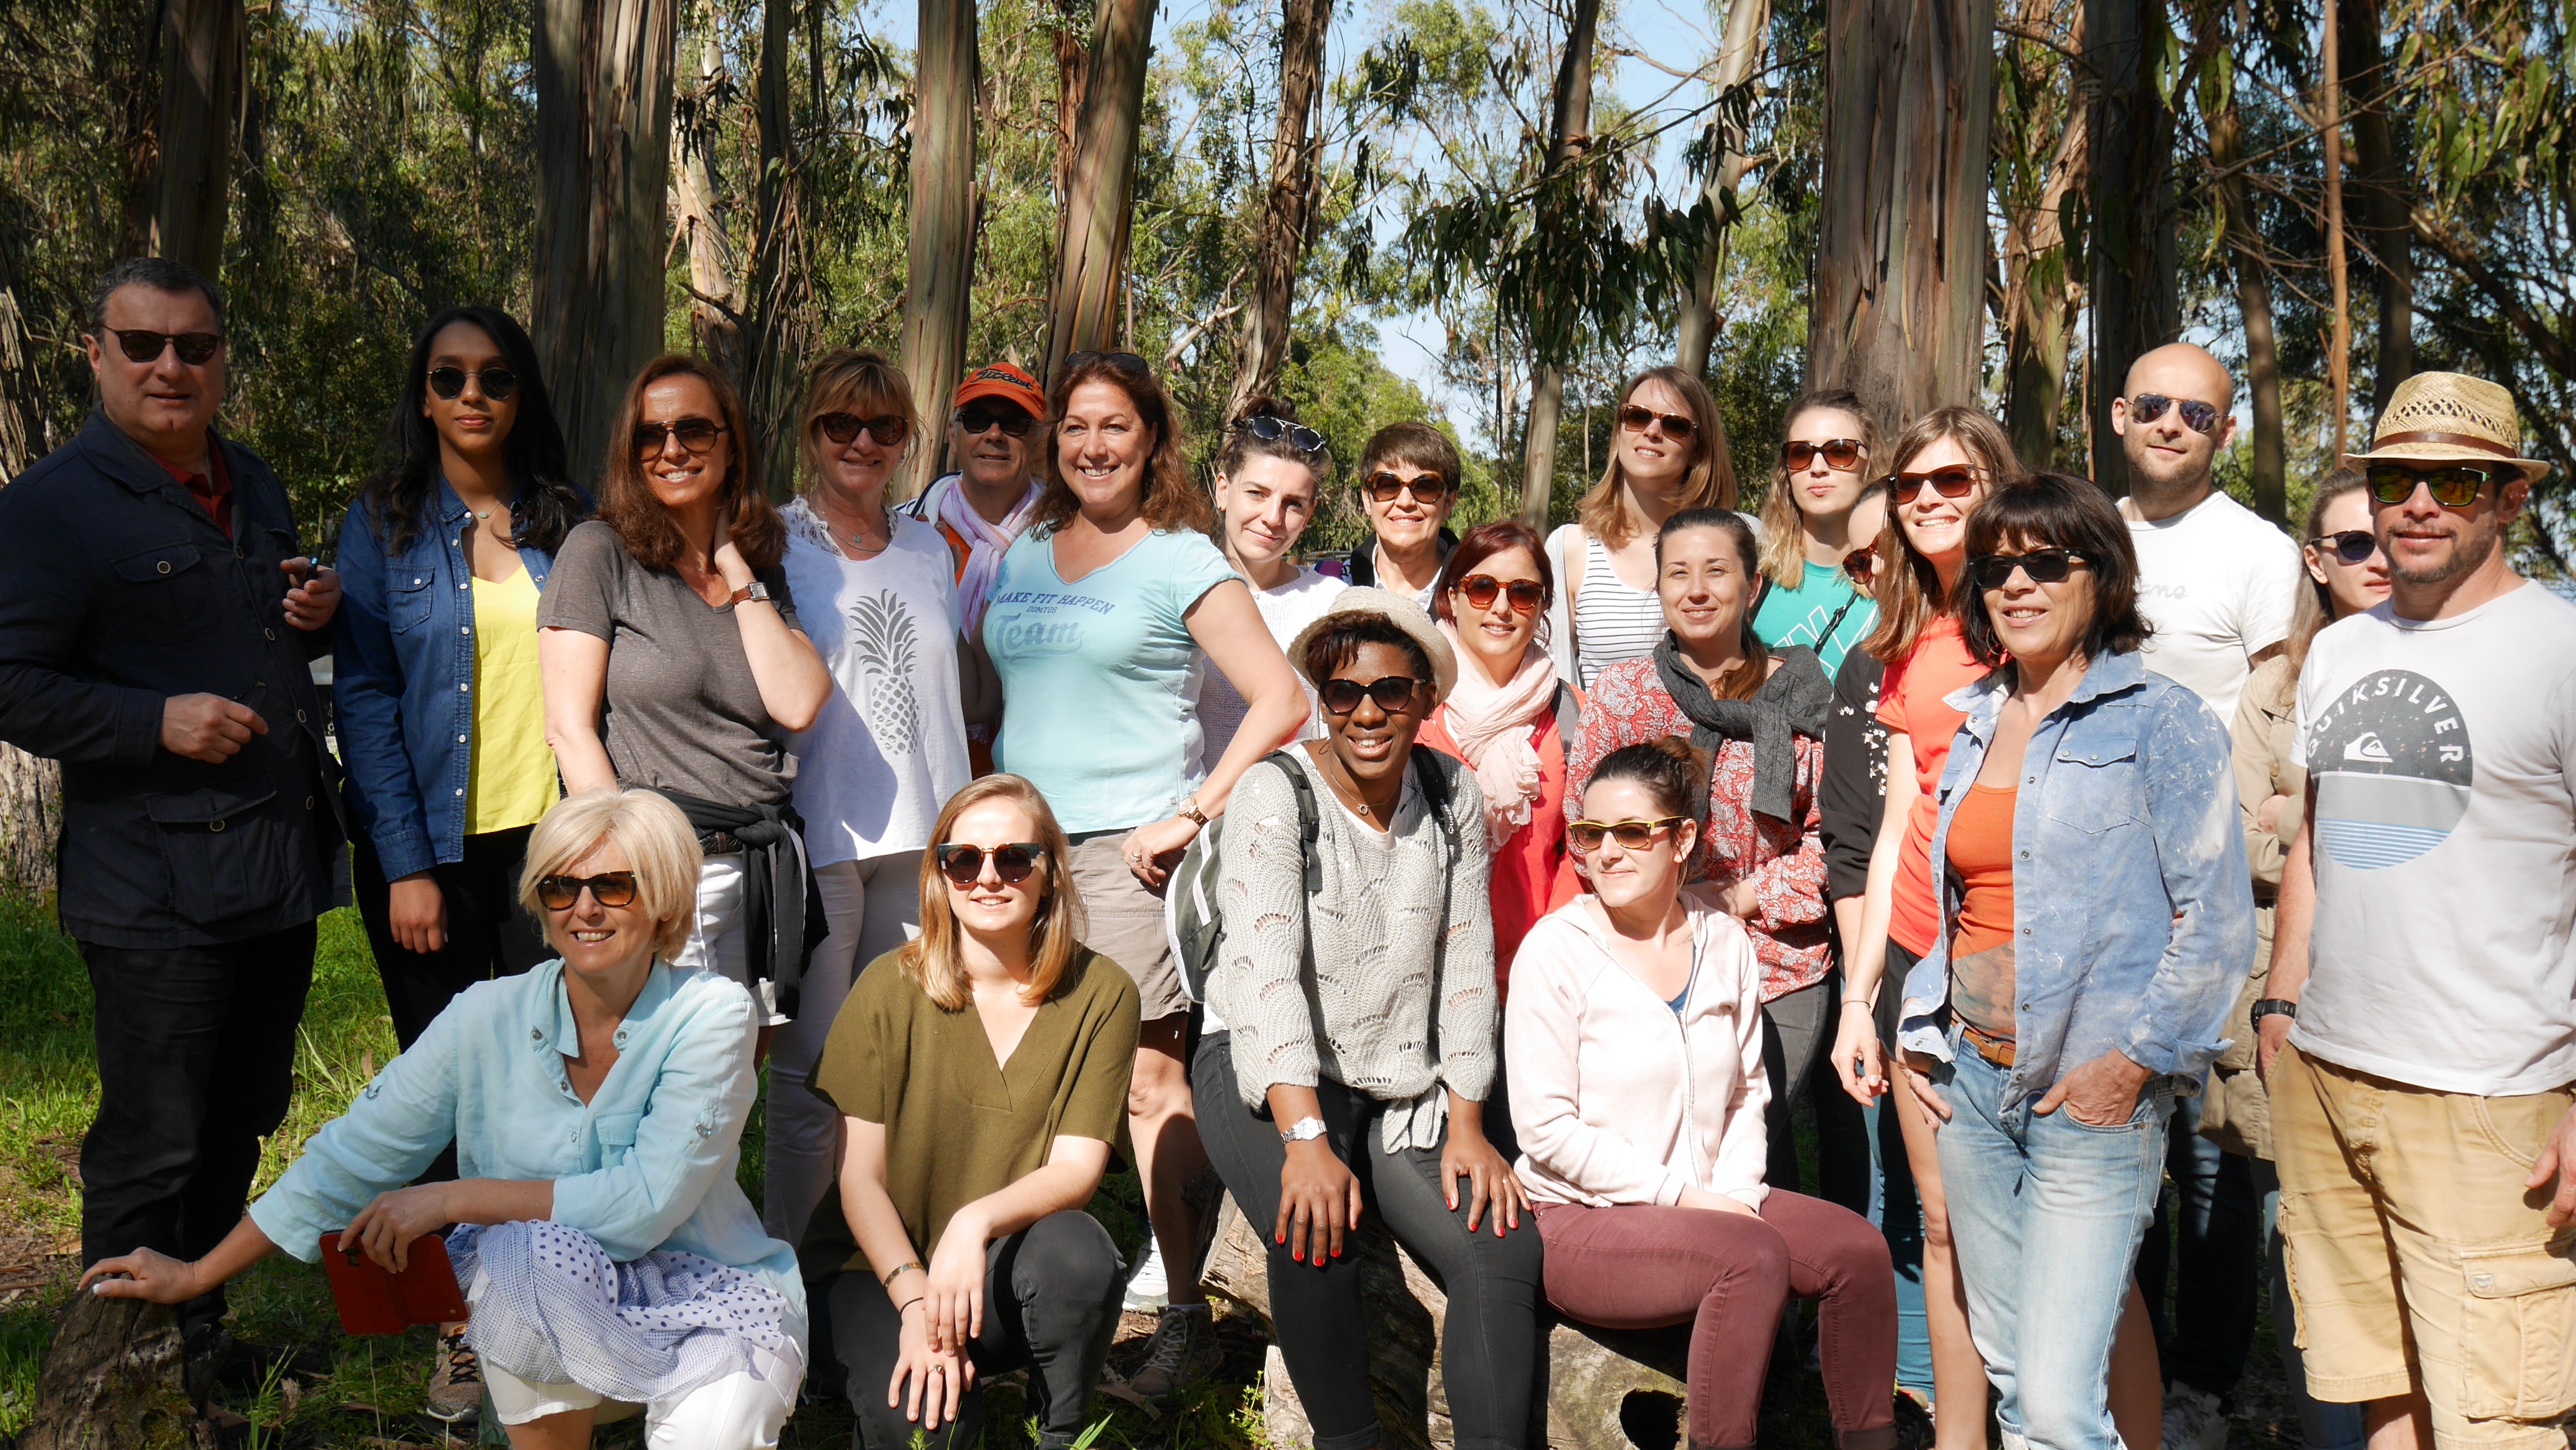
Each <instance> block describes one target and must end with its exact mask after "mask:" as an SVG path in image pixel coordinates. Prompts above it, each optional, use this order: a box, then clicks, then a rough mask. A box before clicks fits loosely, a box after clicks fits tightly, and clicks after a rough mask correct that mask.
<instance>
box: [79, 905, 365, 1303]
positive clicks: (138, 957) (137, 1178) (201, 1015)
mask: <svg viewBox="0 0 2576 1450" xmlns="http://www.w3.org/2000/svg"><path fill="white" fill-rule="evenodd" d="M313 941H314V930H313V923H311V922H309V921H308V922H306V923H304V924H303V925H302V926H296V927H289V928H287V929H286V930H284V931H276V932H270V933H269V934H267V935H266V936H257V937H252V938H250V939H249V940H247V941H238V942H227V943H224V944H223V945H221V946H197V947H163V948H136V947H103V946H98V945H95V944H93V943H90V942H82V943H81V944H80V951H81V959H82V960H83V961H84V962H86V963H88V964H89V983H90V993H91V996H92V997H93V999H94V1000H95V1002H96V1014H97V1024H96V1035H97V1043H98V1116H97V1117H96V1118H94V1119H92V1120H91V1122H90V1126H89V1134H88V1136H86V1137H85V1138H83V1139H82V1140H81V1264H82V1267H84V1268H86V1267H87V1266H89V1265H91V1264H94V1263H97V1262H98V1261H99V1260H101V1259H106V1258H114V1257H115V1256H117V1255H119V1254H126V1253H132V1252H133V1251H134V1250H136V1249H138V1248H150V1249H157V1250H159V1251H160V1252H162V1253H165V1254H169V1255H171V1256H173V1257H175V1258H181V1259H195V1258H200V1257H203V1256H204V1255H205V1254H206V1253H207V1252H208V1251H209V1250H211V1249H213V1248H214V1247H215V1245H217V1244H219V1243H221V1242H223V1239H224V1236H225V1235H226V1234H229V1233H231V1232H232V1231H233V1226H234V1225H235V1224H238V1223H240V1222H241V1216H242V1209H243V1207H244V1205H245V1203H246V1201H247V1199H248V1197H249V1194H250V1183H251V1177H252V1175H253V1174H254V1173H255V1172H257V1170H258V1168H259V1140H260V1139H262V1138H264V1137H267V1136H268V1135H269V1134H270V1133H272V1132H275V1131H276V1130H277V1125H278V1124H279V1123H282V1122H284V1121H285V1120H286V1108H287V1103H288V1102H289V1100H290V1099H291V1097H292V1096H293V1092H294V1068H295V1027H296V1023H297V1022H298V1021H300V1020H301V1019H302V1018H303V1016H304V994H305V992H306V991H307V990H308V989H310V988H311V987H312V985H313ZM223 1313H224V1291H223V1290H222V1289H221V1288H217V1289H215V1290H214V1291H212V1292H211V1293H208V1294H204V1295H201V1296H199V1297H197V1298H195V1299H191V1300H189V1301H188V1302H187V1303H186V1304H183V1305H181V1306H180V1309H179V1324H180V1328H181V1329H182V1330H183V1331H193V1330H195V1329H196V1328H197V1327H198V1326H200V1325H204V1324H209V1323H212V1322H213V1321H215V1320H217V1319H220V1318H222V1317H223Z"/></svg>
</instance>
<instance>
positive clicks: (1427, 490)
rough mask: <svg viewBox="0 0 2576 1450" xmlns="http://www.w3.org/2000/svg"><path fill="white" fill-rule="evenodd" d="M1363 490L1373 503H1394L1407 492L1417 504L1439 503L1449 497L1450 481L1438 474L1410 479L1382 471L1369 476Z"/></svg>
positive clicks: (1421, 474) (1416, 476)
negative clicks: (1397, 496) (1398, 496)
mask: <svg viewBox="0 0 2576 1450" xmlns="http://www.w3.org/2000/svg"><path fill="white" fill-rule="evenodd" d="M1363 489H1364V491H1365V492H1366V493H1367V494H1368V496H1369V502H1371V503H1393V502H1395V496H1396V495H1397V494H1399V493H1406V492H1410V493H1411V494H1412V495H1413V501H1414V502H1415V503H1438V502H1440V500H1442V499H1444V498H1447V497H1448V496H1449V484H1448V481H1447V480H1446V479H1443V478H1442V477H1441V476H1440V475H1439V474H1436V473H1417V474H1415V475H1414V476H1413V477H1411V478H1409V479H1408V478H1398V477H1397V476H1395V474H1393V473H1391V472H1389V471H1387V470H1384V469H1380V470H1379V471H1378V472H1376V473H1372V474H1370V475H1369V476H1368V482H1367V483H1366V484H1365V485H1363Z"/></svg>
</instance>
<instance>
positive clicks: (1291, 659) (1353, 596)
mask: <svg viewBox="0 0 2576 1450" xmlns="http://www.w3.org/2000/svg"><path fill="white" fill-rule="evenodd" d="M1357 615H1376V616H1378V617H1380V618H1383V619H1384V620H1386V621H1387V622H1388V623H1389V624H1392V625H1394V626H1395V627H1396V628H1397V629H1400V630H1402V631H1404V634H1405V637H1406V638H1408V639H1410V640H1412V641H1413V642H1414V643H1415V644H1418V645H1420V646H1422V652H1423V654H1425V655H1427V656H1429V657H1430V660H1431V677H1432V678H1431V687H1432V699H1433V703H1435V704H1437V703H1438V702H1439V701H1441V700H1446V699H1448V698H1449V690H1450V687H1451V686H1453V685H1455V684H1457V683H1458V656H1457V653H1456V652H1455V651H1453V650H1451V649H1450V648H1449V641H1448V639H1447V638H1446V637H1444V636H1443V635H1442V634H1441V633H1440V630H1439V627H1438V626H1436V625H1434V624H1433V623H1432V622H1431V615H1430V613H1429V611H1427V610H1425V609H1424V608H1423V607H1422V606H1421V605H1419V604H1416V603H1414V602H1413V601H1412V600H1411V599H1408V598H1406V597H1405V596H1403V595H1401V594H1391V593H1389V592H1387V591H1386V590H1384V589H1371V588H1367V587H1365V586H1363V587H1361V588H1357V589H1345V590H1343V591H1342V592H1341V593H1339V594H1336V595H1334V596H1333V604H1332V609H1331V610H1330V612H1328V613H1326V614H1325V615H1324V617H1323V618H1321V619H1318V620H1316V621H1315V622H1314V623H1312V624H1309V625H1307V626H1306V627H1305V628H1304V629H1301V630H1299V631H1297V637H1296V638H1295V639H1292V640H1290V641H1289V642H1288V663H1290V664H1292V665H1294V666H1296V667H1297V673H1299V674H1301V675H1303V674H1305V673H1306V646H1308V645H1310V644H1312V643H1314V642H1315V640H1316V638H1317V637H1318V636H1320V635H1323V634H1326V633H1328V632H1330V631H1331V630H1332V628H1333V627H1334V626H1335V625H1336V624H1340V623H1344V622H1347V621H1348V620H1350V619H1351V618H1352V617H1353V616H1357ZM1307 683H1309V684H1311V685H1313V686H1314V687H1315V688H1317V689H1319V690H1320V689H1322V688H1323V687H1324V682H1323V681H1321V680H1318V679H1314V678H1312V677H1309V678H1308V680H1307Z"/></svg>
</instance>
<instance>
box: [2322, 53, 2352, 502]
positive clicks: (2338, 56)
mask: <svg viewBox="0 0 2576 1450" xmlns="http://www.w3.org/2000/svg"><path fill="white" fill-rule="evenodd" d="M2335 10H2336V7H2335V6H2334V5H2331V4H2329V5H2327V6H2326V7H2325V18H2326V34H2325V41H2324V43H2323V44H2321V45H2319V46H2318V47H2317V49H2318V50H2319V51H2320V52H2322V54H2323V58H2324V60H2325V80H2324V83H2323V84H2322V85H2320V86H2319V87H2318V88H2317V102H2318V104H2317V109H2318V111H2319V112H2320V113H2321V116H2322V119H2321V120H2320V122H2319V125H2318V129H2319V130H2320V131H2322V132H2323V133H2324V136H2325V152H2326V280H2327V282H2328V283H2329V287H2328V289H2327V290H2328V292H2329V293H2330V295H2331V296H2332V297H2333V299H2334V305H2333V308H2332V310H2331V311H2330V312H2329V313H2328V315H2327V318H2326V324H2327V333H2326V391H2327V394H2328V396H2329V397H2330V398H2331V399H2332V400H2333V401H2332V403H2331V404H2330V414H2331V416H2330V417H2329V418H2328V420H2327V421H2328V422H2329V423H2330V424H2331V425H2332V437H2333V438H2334V452H2333V453H2331V454H2330V455H2328V456H2329V457H2331V458H2333V459H2334V461H2335V462H2336V463H2338V464H2340V463H2342V462H2343V457H2344V449H2345V444H2346V442H2347V441H2348V435H2349V433H2350V431H2351V428H2352V283H2351V276H2350V272H2351V267H2350V258H2349V256H2348V255H2347V253H2346V249H2345V245H2344V227H2343V76H2342V73H2341V67H2342V56H2343V46H2342V44H2341V43H2340V41H2339V40H2338V39H2337V37H2336V30H2337V28H2338V27H2337V26H2336V23H2335V22H2336V15H2335Z"/></svg>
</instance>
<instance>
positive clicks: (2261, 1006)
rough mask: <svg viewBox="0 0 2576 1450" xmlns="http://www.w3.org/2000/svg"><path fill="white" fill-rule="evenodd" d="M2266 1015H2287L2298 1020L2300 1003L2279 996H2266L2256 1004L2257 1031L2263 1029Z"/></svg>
mask: <svg viewBox="0 0 2576 1450" xmlns="http://www.w3.org/2000/svg"><path fill="white" fill-rule="evenodd" d="M2266 1017H2287V1018H2289V1019H2290V1020H2291V1021H2293V1022H2296V1021H2298V1020H2299V1004H2298V1003H2296V1002H2291V1001H2285V1000H2284V999H2282V998H2279V997H2265V998H2263V999H2262V1000H2260V1001H2258V1002H2256V1003H2255V1004H2254V1030H2255V1031H2257V1032H2260V1031H2262V1030H2263V1019H2264V1018H2266Z"/></svg>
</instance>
